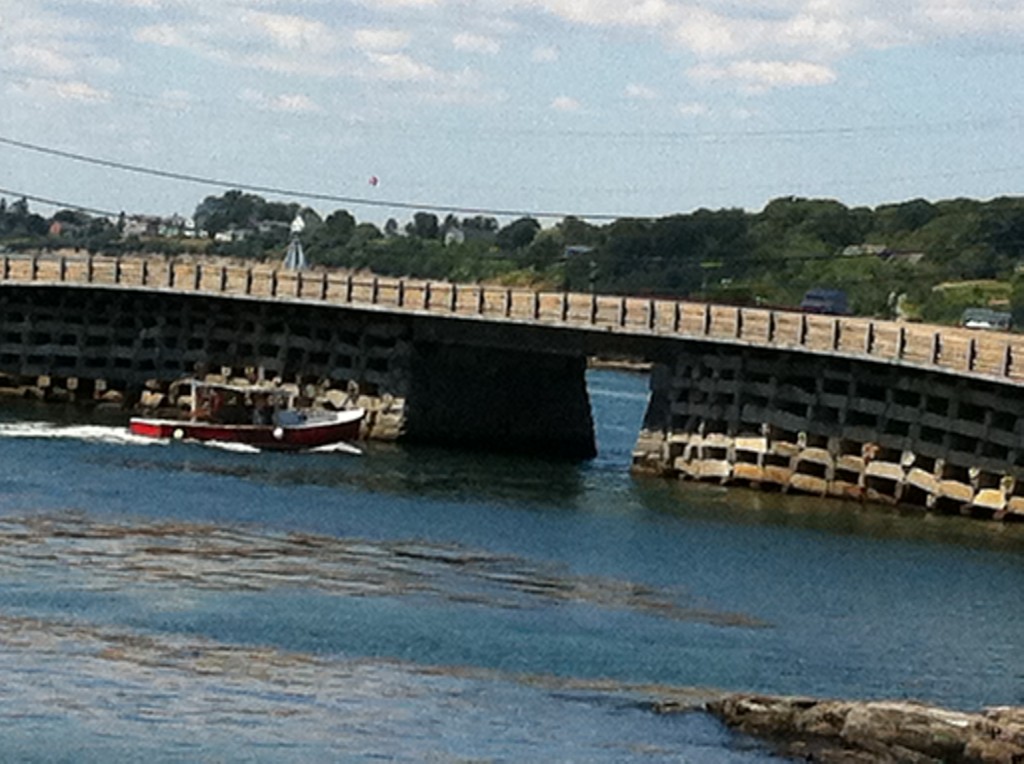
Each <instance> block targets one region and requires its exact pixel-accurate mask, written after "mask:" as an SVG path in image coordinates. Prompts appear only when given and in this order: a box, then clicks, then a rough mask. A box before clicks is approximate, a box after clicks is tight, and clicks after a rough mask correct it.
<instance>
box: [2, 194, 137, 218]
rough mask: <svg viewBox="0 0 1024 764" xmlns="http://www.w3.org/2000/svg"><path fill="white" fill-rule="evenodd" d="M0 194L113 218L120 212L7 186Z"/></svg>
mask: <svg viewBox="0 0 1024 764" xmlns="http://www.w3.org/2000/svg"><path fill="white" fill-rule="evenodd" d="M0 194H6V195H7V196H13V197H15V198H17V199H25V200H26V201H30V202H38V203H39V204H48V205H50V206H51V207H60V208H62V209H66V210H74V211H76V212H88V213H90V214H92V215H103V216H104V217H108V218H113V217H117V216H118V215H120V214H121V213H120V212H111V211H110V210H100V209H96V208H95V207H83V206H82V205H81V204H73V203H71V202H62V201H59V200H57V199H48V198H47V197H45V196H34V195H33V194H26V193H23V192H21V191H12V190H11V189H9V188H0Z"/></svg>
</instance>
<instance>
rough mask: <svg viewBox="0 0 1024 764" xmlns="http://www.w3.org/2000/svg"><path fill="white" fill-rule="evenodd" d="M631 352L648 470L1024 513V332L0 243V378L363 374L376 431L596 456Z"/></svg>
mask: <svg viewBox="0 0 1024 764" xmlns="http://www.w3.org/2000/svg"><path fill="white" fill-rule="evenodd" d="M616 355H626V356H630V357H634V358H643V359H646V360H648V361H651V362H652V363H654V372H653V374H652V379H651V390H652V395H651V401H650V404H649V407H648V411H647V414H646V417H645V421H644V425H643V429H642V431H641V433H640V434H639V437H638V441H637V448H636V452H635V455H634V468H635V469H637V470H640V471H653V472H657V473H660V474H668V475H675V476H679V477H684V478H694V479H700V480H714V481H719V482H722V483H741V484H750V485H755V486H760V487H773V488H778V489H780V490H787V491H800V492H805V493H813V494H821V495H833V496H843V497H850V498H867V499H872V500H878V501H886V502H891V503H911V504H919V505H922V506H926V507H929V508H934V509H940V510H945V509H948V510H956V511H965V512H977V513H981V514H984V515H986V516H989V515H991V516H996V517H1008V516H1020V517H1024V417H1022V413H1024V396H1021V395H1020V392H1021V390H1020V388H1021V386H1022V385H1024V337H1019V336H1017V335H1011V334H997V333H987V332H986V333H979V332H971V331H967V330H962V329H954V328H948V327H936V326H927V325H922V324H912V323H897V322H892V321H877V320H872V319H866V318H854V317H846V316H818V315H808V314H802V313H797V312H787V311H776V310H764V309H757V308H738V307H733V306H722V305H709V304H703V303H696V302H684V301H673V300H660V299H653V300H652V299H639V298H629V297H626V298H624V297H617V296H604V295H590V294H572V293H562V292H534V291H528V290H519V289H506V288H501V287H490V286H481V285H462V284H452V283H447V282H429V281H422V280H412V279H387V278H379V277H373V276H364V275H357V274H351V273H341V272H334V271H327V270H312V271H300V272H295V271H283V270H279V269H275V268H274V267H272V266H267V265H251V264H247V263H240V262H238V261H225V260H214V259H189V258H175V259H166V258H161V257H143V256H137V257H122V258H110V257H92V256H84V255H83V256H77V255H59V254H57V255H55V254H35V255H13V254H5V255H3V256H2V262H0V374H3V375H5V378H6V384H7V385H8V387H9V388H13V389H17V390H21V389H23V388H25V387H29V388H32V389H33V390H36V391H39V393H40V394H47V395H56V396H64V397H70V396H74V397H78V398H82V397H86V398H92V397H102V396H109V395H111V391H117V392H118V393H119V394H124V395H126V396H127V397H128V398H129V400H135V399H136V398H138V397H139V396H140V395H143V394H144V392H145V391H147V390H148V391H149V392H150V393H153V392H154V391H159V390H161V389H163V388H162V386H166V384H167V383H168V382H170V381H172V380H174V379H177V378H180V377H182V376H185V375H189V374H193V373H196V371H197V370H198V371H200V372H210V373H221V374H225V375H228V376H231V375H243V374H246V373H249V374H252V373H255V371H256V370H261V371H262V372H263V373H265V374H267V375H269V376H279V377H281V378H282V379H284V380H286V381H294V382H295V383H296V384H299V385H304V386H307V387H309V388H311V389H315V391H316V393H317V394H320V395H327V396H328V397H329V396H330V394H331V393H332V392H333V393H336V394H340V391H346V390H347V391H350V392H351V391H354V390H355V389H356V388H358V390H359V394H360V396H362V397H363V398H364V399H365V401H364V402H367V403H368V404H369V405H370V406H371V408H372V409H373V410H374V412H375V418H374V420H373V422H372V426H373V427H374V428H376V432H375V433H371V434H376V435H387V434H389V433H390V434H391V435H393V436H396V437H401V438H404V439H407V440H410V441H428V442H436V443H446V444H457V445H463V446H465V445H483V446H486V447H492V448H494V447H497V448H511V449H519V450H528V451H534V452H548V453H557V454H561V455H567V456H573V457H586V456H589V455H591V454H593V452H594V435H593V423H592V420H591V414H590V407H589V401H588V399H587V392H586V386H585V380H584V371H585V368H586V362H587V358H588V357H592V356H616ZM335 397H336V398H337V395H336V396H335ZM1019 478H1020V479H1019ZM1018 484H1019V485H1018Z"/></svg>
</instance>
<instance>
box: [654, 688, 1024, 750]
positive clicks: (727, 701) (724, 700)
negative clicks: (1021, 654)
mask: <svg viewBox="0 0 1024 764" xmlns="http://www.w3.org/2000/svg"><path fill="white" fill-rule="evenodd" d="M693 710H694V709H693V706H692V705H690V706H688V705H687V704H686V703H680V702H679V701H676V700H670V699H666V700H663V701H661V702H658V703H655V704H654V711H655V712H656V713H663V714H671V713H686V712H688V711H693ZM703 710H704V711H706V712H708V713H710V714H711V715H712V716H714V717H715V718H716V719H718V720H719V721H720V722H722V723H723V724H724V725H725V726H726V727H728V728H729V729H730V730H733V731H734V732H738V733H741V734H745V735H749V736H750V737H753V738H756V739H758V740H760V741H762V742H764V743H767V744H768V745H769V746H770V747H771V748H772V749H773V750H775V751H776V752H777V753H778V754H779V755H782V756H787V757H790V758H792V759H794V760H803V761H814V762H821V763H822V764H869V763H875V764H878V763H881V764H902V763H903V762H907V763H909V764H933V763H934V764H943V763H944V762H950V763H962V764H1018V763H1019V762H1022V761H1024V707H1017V706H996V707H991V708H984V709H982V710H981V711H978V712H964V711H952V710H949V709H945V708H941V707H939V706H933V705H929V704H925V703H919V702H916V701H910V700H893V701H886V700H875V701H848V700H825V699H817V698H810V697H801V696H784V695H761V694H753V693H729V694H723V695H722V696H720V697H718V698H715V699H712V700H709V701H707V702H706V703H705V704H704V708H703Z"/></svg>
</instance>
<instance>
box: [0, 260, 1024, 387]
mask: <svg viewBox="0 0 1024 764" xmlns="http://www.w3.org/2000/svg"><path fill="white" fill-rule="evenodd" d="M2 283H6V284H40V285H43V284H46V285H58V284H62V285H69V286H98V287H107V288H110V287H114V288H117V287H120V288H125V289H146V290H155V291H174V292H186V293H202V294H210V295H223V296H229V297H248V298H258V299H277V300H301V301H303V302H320V303H329V304H338V305H352V306H355V307H365V308H373V309H379V310H401V311H409V312H416V313H426V314H430V315H444V316H452V317H461V318H469V319H485V320H489V321H511V322H527V323H533V324H543V325H561V326H571V327H573V328H576V329H584V330H586V329H593V330H599V331H602V332H608V331H612V332H619V333H624V334H635V335H658V336H676V337H680V338H688V339H707V340H712V341H716V342H729V343H739V344H744V345H750V346H760V347H765V348H781V349H799V350H805V351H809V352H816V353H824V354H830V355H836V356H845V357H851V358H870V359H875V360H881V361H886V362H891V363H902V364H907V365H912V366H918V367H924V368H935V369H942V370H948V371H954V372H958V373H962V374H969V375H972V376H981V377H989V378H997V379H1001V380H1005V381H1013V382H1021V383H1024V336H1018V335H1014V334H1009V333H1004V332H977V331H971V330H967V329H960V328H953V327H939V326H932V325H926V324H915V323H904V322H896V321H884V320H875V319H870V318H859V317H851V316H824V315H814V314H807V313H800V312H795V311H781V310H768V309H763V308H747V307H736V306H728V305H713V304H707V303H700V302H689V301H676V300H664V299H646V298H637V297H619V296H610V295H593V294H582V293H570V292H536V291H532V290H527V289H509V288H505V287H494V286H484V285H479V284H455V283H451V282H437V281H424V280H420V279H394V278H384V277H378V276H370V275H361V274H352V273H341V272H334V271H328V270H315V271H287V270H282V269H278V268H275V267H273V266H271V265H266V264H257V265H248V264H240V263H238V262H236V261H223V260H214V259H207V260H203V259H187V258H177V259H166V258H162V257H145V256H125V257H107V256H97V257H94V256H91V255H82V256H63V255H51V254H10V253H6V254H3V255H2V261H0V284H2Z"/></svg>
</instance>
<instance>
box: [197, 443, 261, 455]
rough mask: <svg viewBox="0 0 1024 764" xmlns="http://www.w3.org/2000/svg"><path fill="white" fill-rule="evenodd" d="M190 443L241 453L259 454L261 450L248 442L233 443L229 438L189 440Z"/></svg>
mask: <svg viewBox="0 0 1024 764" xmlns="http://www.w3.org/2000/svg"><path fill="white" fill-rule="evenodd" d="M186 442H188V443H199V444H201V445H204V446H209V447H210V448H219V449H221V450H222V451H234V452H235V453H239V454H258V453H260V450H259V449H258V448H256V446H250V445H249V444H248V443H232V442H230V441H227V440H189V441H186Z"/></svg>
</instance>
